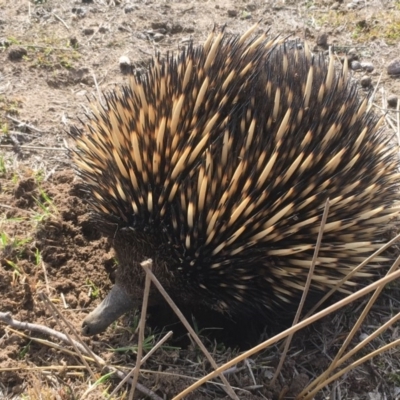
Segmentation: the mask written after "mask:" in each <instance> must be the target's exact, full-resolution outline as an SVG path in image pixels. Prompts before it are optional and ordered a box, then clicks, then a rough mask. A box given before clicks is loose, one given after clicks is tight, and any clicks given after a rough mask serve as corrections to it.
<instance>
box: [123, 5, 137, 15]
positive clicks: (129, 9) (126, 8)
mask: <svg viewBox="0 0 400 400" xmlns="http://www.w3.org/2000/svg"><path fill="white" fill-rule="evenodd" d="M133 11H135V7H134V6H127V7H125V9H124V12H125V14H129V13H131V12H133Z"/></svg>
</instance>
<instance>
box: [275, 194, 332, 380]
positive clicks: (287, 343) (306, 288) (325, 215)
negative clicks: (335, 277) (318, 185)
mask: <svg viewBox="0 0 400 400" xmlns="http://www.w3.org/2000/svg"><path fill="white" fill-rule="evenodd" d="M329 206H330V203H329V199H327V200H326V202H325V207H324V212H323V214H322V220H321V225H320V227H319V232H318V237H317V243H316V245H315V250H314V254H313V258H312V260H311V265H310V270H309V271H308V275H307V280H306V284H305V286H304V290H303V294H302V296H301V299H300V303H299V306H298V308H297V312H296V315H295V317H294V320H293V324H292V326H294V325H296V324H297V323H298V322H299V319H300V315H301V312H302V311H303V307H304V303H305V301H306V298H307V295H308V291H309V289H310V285H311V280H312V277H313V275H314V269H315V264H316V263H317V258H318V253H319V249H320V247H321V243H322V236H323V234H324V228H325V224H326V220H327V218H328V214H329ZM292 339H293V334H291V335H289V336H288V337H287V339H286V341H285V347H284V350H283V353H282V355H281V358H280V360H279V364H278V367H277V368H276V371H275V374H274V376H273V378H272V379H271V382H270V386H273V385H274V384H275V381H276V379H277V378H278V376H279V374H280V372H281V370H282V367H283V364H284V362H285V360H286V355H287V352H288V351H289V346H290V343H291V342H292Z"/></svg>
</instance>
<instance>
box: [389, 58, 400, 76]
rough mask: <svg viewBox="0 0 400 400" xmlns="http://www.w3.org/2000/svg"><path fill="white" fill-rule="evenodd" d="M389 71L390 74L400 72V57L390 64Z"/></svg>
mask: <svg viewBox="0 0 400 400" xmlns="http://www.w3.org/2000/svg"><path fill="white" fill-rule="evenodd" d="M387 73H388V74H389V75H398V74H400V59H396V60H393V61H391V62H390V63H389V64H388V66H387Z"/></svg>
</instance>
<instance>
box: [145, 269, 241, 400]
mask: <svg viewBox="0 0 400 400" xmlns="http://www.w3.org/2000/svg"><path fill="white" fill-rule="evenodd" d="M141 266H142V268H143V269H144V271H145V272H146V275H150V278H151V281H152V282H153V284H154V286H155V287H156V288H157V289H158V290H159V292H160V293H161V295H162V296H163V297H164V299H165V301H166V302H167V303H168V304H169V306H170V307H171V308H172V310H173V311H174V312H175V314H176V315H177V316H178V318H179V319H180V321H181V322H182V324H183V325H184V327H185V328H186V329H187V331H188V332H189V333H190V335H191V336H192V338H193V339H194V341H195V342H196V343H197V345H198V346H199V347H200V349H201V351H202V352H203V354H204V355H205V356H206V357H207V360H208V361H209V362H210V364H211V366H212V367H213V368H214V369H215V370H217V369H219V368H218V365H217V363H216V362H215V360H214V359H213V358H212V356H211V354H210V353H209V351H208V350H207V349H206V347H205V346H204V344H203V343H202V341H201V340H200V339H199V337H198V335H197V334H196V332H195V331H194V330H193V328H192V327H191V326H190V324H189V322H188V321H187V319H186V318H185V317H184V315H183V314H182V312H181V311H180V310H179V308H178V307H177V306H176V304H175V303H174V301H173V300H172V299H171V297H170V296H169V294H168V293H167V292H166V290H165V289H164V288H163V286H162V285H161V283H160V282H159V280H158V279H157V278H156V276H155V275H154V274H153V272H152V271H151V270H150V269H149V268H148V267H147V266H146V265H144V264H141ZM217 375H218V376H219V377H220V379H221V380H222V382H223V383H224V384H225V387H224V390H225V391H226V392H227V393H228V395H229V396H230V397H231V398H233V399H236V400H239V398H238V397H237V395H236V393H235V392H234V391H233V389H232V386H231V385H230V384H229V382H228V380H227V379H226V377H225V376H224V375H223V374H222V373H218V374H217Z"/></svg>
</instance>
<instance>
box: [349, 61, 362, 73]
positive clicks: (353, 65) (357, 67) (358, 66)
mask: <svg viewBox="0 0 400 400" xmlns="http://www.w3.org/2000/svg"><path fill="white" fill-rule="evenodd" d="M350 68H351V69H352V70H353V71H358V70H360V69H362V68H361V63H360V62H359V61H352V62H351V63H350Z"/></svg>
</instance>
